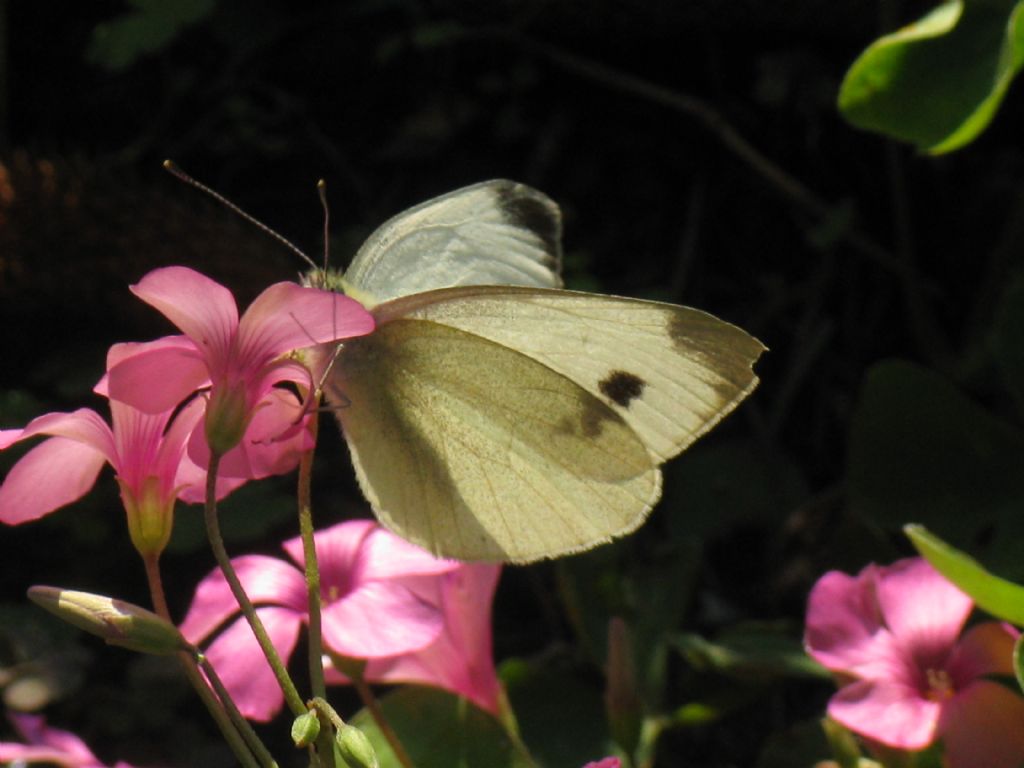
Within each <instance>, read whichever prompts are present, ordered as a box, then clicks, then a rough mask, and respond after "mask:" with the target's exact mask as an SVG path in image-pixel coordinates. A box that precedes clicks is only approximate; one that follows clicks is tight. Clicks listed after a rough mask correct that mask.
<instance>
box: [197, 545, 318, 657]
mask: <svg viewBox="0 0 1024 768" xmlns="http://www.w3.org/2000/svg"><path fill="white" fill-rule="evenodd" d="M231 562H232V564H233V565H234V566H235V572H236V573H237V574H238V579H239V581H241V582H242V586H243V587H244V588H245V591H246V593H247V594H248V595H249V599H250V600H251V601H252V602H254V603H275V604H277V605H279V606H283V607H285V608H286V609H288V610H290V611H291V612H292V613H294V614H296V615H297V616H303V615H305V613H306V610H307V609H306V581H305V579H304V577H303V575H302V574H301V573H300V572H299V571H297V570H296V569H295V568H294V566H291V565H289V564H288V563H286V562H284V561H283V560H278V559H277V558H275V557H265V556H263V555H243V556H242V557H238V558H235V559H234V560H232V561H231ZM238 610H239V608H238V602H237V601H236V600H235V596H234V595H233V594H232V593H231V588H230V587H229V586H228V583H227V581H226V580H225V579H224V575H223V574H222V573H221V572H220V569H215V570H213V571H211V572H210V573H209V574H207V576H206V577H204V578H203V580H202V581H201V582H199V585H198V586H197V587H196V593H195V596H194V597H193V598H192V604H191V605H190V606H189V609H188V613H187V614H186V616H185V620H184V621H183V622H182V623H181V626H180V629H181V633H182V634H183V635H184V636H185V637H186V638H187V639H188V641H189V642H192V643H197V642H200V641H202V640H203V639H204V638H206V637H207V636H208V635H209V634H210V633H211V632H213V630H215V629H216V628H217V627H218V626H220V625H221V624H222V623H223V622H224V621H225V620H226V619H228V618H230V617H231V616H233V615H235V614H237V613H238Z"/></svg>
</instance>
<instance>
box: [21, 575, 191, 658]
mask: <svg viewBox="0 0 1024 768" xmlns="http://www.w3.org/2000/svg"><path fill="white" fill-rule="evenodd" d="M28 597H29V599H30V600H31V601H32V602H34V603H35V604H36V605H38V606H40V607H42V608H45V609H46V610H48V611H49V612H50V613H52V614H54V615H55V616H57V617H59V618H61V619H63V620H64V621H66V622H68V623H69V624H74V625H75V626H76V627H78V628H79V629H84V630H85V631H86V632H89V633H91V634H94V635H97V636H98V637H102V638H103V639H104V640H105V641H107V643H109V644H110V645H120V646H122V647H124V648H128V649H130V650H133V651H140V652H142V653H152V654H156V655H158V656H166V655H169V654H172V653H177V652H178V651H191V649H192V646H190V645H189V644H188V642H187V641H186V640H185V638H184V637H182V636H181V633H180V632H179V631H178V628H177V627H175V626H174V625H173V624H171V623H170V622H169V621H165V620H164V619H162V618H160V617H159V616H157V615H156V614H155V613H153V612H152V611H147V610H146V609H145V608H140V607H139V606H137V605H132V604H131V603H126V602H124V601H123V600H115V599H114V598H112V597H106V596H105V595H94V594H92V593H90V592H75V591H74V590H70V589H60V588H59V587H30V588H29V590H28Z"/></svg>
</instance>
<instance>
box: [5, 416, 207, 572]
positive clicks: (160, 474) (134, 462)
mask: <svg viewBox="0 0 1024 768" xmlns="http://www.w3.org/2000/svg"><path fill="white" fill-rule="evenodd" d="M110 408H111V415H112V417H113V428H111V427H108V426H107V423H106V422H105V421H104V420H103V418H102V417H101V416H100V415H99V414H98V413H96V412H95V411H92V410H90V409H88V408H80V409H79V410H77V411H74V412H73V413H48V414H46V415H44V416H40V417H38V418H36V419H33V420H32V421H31V422H30V423H29V425H28V426H27V427H25V428H24V429H9V430H2V431H0V449H3V448H7V447H8V446H10V445H11V444H13V443H15V442H18V441H20V440H25V439H28V438H30V437H35V436H38V435H50V438H49V439H48V440H45V441H43V442H42V443H41V444H39V445H37V446H36V447H35V448H33V449H32V450H30V451H29V452H28V453H26V454H25V455H24V456H23V457H22V458H21V459H20V460H19V461H18V462H17V463H16V464H15V465H14V467H13V468H12V469H11V471H10V472H9V473H8V475H7V478H6V479H5V480H4V482H3V485H2V486H0V520H2V521H3V522H5V523H7V524H9V525H17V524H19V523H24V522H28V521H30V520H35V519H37V518H40V517H42V516H44V515H47V514H49V513H50V512H53V511H54V510H56V509H58V508H60V507H63V506H64V505H66V504H70V503H71V502H73V501H75V500H77V499H79V498H81V497H82V496H84V495H85V494H86V493H87V492H88V491H89V489H90V488H92V486H93V484H94V483H95V482H96V476H97V475H98V474H99V471H100V469H101V468H102V467H103V464H104V463H108V464H110V466H112V467H113V468H114V471H115V472H116V473H117V482H118V485H119V486H120V487H121V499H122V501H123V503H124V506H125V510H126V511H127V513H128V529H129V531H130V533H131V536H132V542H133V543H134V544H135V546H136V547H137V548H138V549H139V551H140V552H143V553H145V552H159V551H160V550H162V549H163V547H164V545H165V544H166V543H167V538H168V537H169V536H170V532H171V521H172V515H173V508H174V500H175V498H176V497H177V496H179V495H180V496H185V495H188V494H189V493H190V492H196V493H198V494H199V495H200V497H201V495H202V491H203V487H202V486H203V478H204V476H205V473H203V472H202V470H200V469H199V468H198V467H196V466H195V465H192V464H190V463H189V462H187V461H184V454H185V444H186V442H187V440H188V437H189V434H190V433H191V432H192V430H193V428H194V427H195V425H196V424H197V423H198V420H199V417H200V416H201V415H202V411H201V409H200V408H199V407H186V408H185V409H183V410H182V411H181V412H180V413H179V414H178V415H177V417H176V418H175V419H174V420H173V422H171V413H170V412H169V411H165V412H163V413H157V414H152V415H150V414H145V413H141V412H140V411H137V410H135V409H134V408H131V407H129V406H127V405H124V404H123V403H118V402H111V404H110ZM168 422H171V423H170V427H169V428H168ZM196 486H198V488H197V487H196Z"/></svg>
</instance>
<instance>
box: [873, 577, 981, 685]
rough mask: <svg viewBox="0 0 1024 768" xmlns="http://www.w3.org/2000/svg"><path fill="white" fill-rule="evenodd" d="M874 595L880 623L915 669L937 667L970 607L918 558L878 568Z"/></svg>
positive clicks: (954, 589) (948, 650)
mask: <svg viewBox="0 0 1024 768" xmlns="http://www.w3.org/2000/svg"><path fill="white" fill-rule="evenodd" d="M876 590H877V594H878V603H879V605H880V606H881V609H882V615H883V616H884V617H885V623H886V624H887V625H888V627H889V629H890V630H891V632H892V633H893V635H894V636H895V637H896V638H897V639H898V640H899V641H900V643H901V644H903V645H904V646H905V647H908V648H910V649H912V653H913V655H914V658H915V659H916V660H917V663H918V664H919V665H921V666H923V667H928V666H933V667H941V666H943V665H944V663H945V661H946V659H947V657H948V655H949V653H950V651H951V650H952V649H953V645H954V643H956V639H957V637H958V636H959V635H960V630H961V629H962V628H963V626H964V622H965V621H967V616H968V615H969V614H970V612H971V610H972V608H973V607H974V604H973V602H972V601H971V599H970V598H969V597H968V596H967V595H965V594H964V593H963V592H961V591H960V590H959V589H957V588H956V587H955V586H953V584H951V583H950V582H949V581H947V580H946V579H945V578H944V577H943V576H942V575H941V574H939V572H938V571H936V570H935V569H934V568H933V567H932V566H931V565H930V564H929V563H928V562H927V561H926V560H924V559H922V558H920V557H914V558H908V559H905V560H900V561H898V562H896V563H893V564H892V565H890V566H887V567H883V568H879V569H878V578H877V580H876Z"/></svg>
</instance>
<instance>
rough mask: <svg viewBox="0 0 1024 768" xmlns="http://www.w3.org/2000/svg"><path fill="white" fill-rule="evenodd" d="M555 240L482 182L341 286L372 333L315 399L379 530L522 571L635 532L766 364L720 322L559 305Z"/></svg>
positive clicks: (429, 213) (539, 220)
mask: <svg viewBox="0 0 1024 768" xmlns="http://www.w3.org/2000/svg"><path fill="white" fill-rule="evenodd" d="M560 238H561V218H560V214H559V211H558V207H557V206H556V205H555V204H554V203H553V202H552V201H551V200H550V199H548V198H547V197H546V196H545V195H543V194H542V193H540V192H538V191H536V190H534V189H531V188H530V187H527V186H525V185H522V184H517V183H514V182H511V181H504V180H497V181H488V182H484V183H482V184H476V185H473V186H470V187H465V188H464V189H459V190H456V191H454V192H450V193H449V194H447V195H443V196H441V197H438V198H435V199H433V200H428V201H427V202H425V203H423V204H421V205H418V206H416V207H414V208H411V209H409V210H408V211H405V212H403V213H400V214H399V215H397V216H395V217H394V218H392V219H391V220H389V221H387V222H386V223H385V224H383V225H382V226H381V227H380V228H379V229H377V231H375V232H374V233H373V234H372V235H371V236H370V238H369V239H368V240H367V241H366V243H365V244H364V245H363V246H362V248H360V250H359V252H358V253H357V254H356V256H355V259H354V260H353V262H352V265H351V267H350V268H349V270H348V271H347V272H346V273H345V275H344V276H343V277H341V278H340V280H339V281H338V282H340V286H341V288H342V289H343V290H344V291H345V293H347V294H348V295H350V296H352V297H353V298H355V299H357V300H358V301H360V302H362V303H363V304H364V305H365V306H366V307H367V308H368V309H370V310H371V311H372V313H373V315H374V316H375V318H376V320H377V323H378V327H377V329H376V330H375V331H374V332H373V333H372V334H370V335H369V336H366V337H363V338H359V339H355V340H352V341H348V342H346V343H345V344H344V346H343V347H342V349H341V350H340V352H339V353H338V356H337V359H336V361H335V363H334V365H333V367H332V368H331V372H330V374H329V375H328V377H327V380H326V382H325V386H324V389H325V391H326V393H327V396H328V398H329V399H330V400H331V401H332V402H333V403H334V404H335V405H336V406H337V407H336V408H335V412H336V413H337V416H338V419H339V421H340V422H341V426H342V430H343V432H344V435H345V439H346V440H347V442H348V445H349V448H350V450H351V453H352V461H353V463H354V465H355V470H356V475H357V477H358V480H359V485H360V486H361V488H362V490H363V493H364V494H365V495H366V497H367V499H368V500H369V501H370V504H371V505H372V507H373V509H374V512H375V513H376V514H377V517H378V518H379V519H380V520H381V522H382V523H383V524H384V525H385V526H387V527H388V528H390V529H391V530H393V531H394V532H396V533H398V534H399V535H401V536H403V537H404V538H406V539H408V540H409V541H412V542H414V543H416V544H419V545H420V546H422V547H425V548H426V549H428V550H430V551H431V552H433V553H435V554H437V555H440V556H445V557H454V558H459V559H464V560H500V561H506V562H515V563H523V562H530V561H533V560H538V559H541V558H545V557H557V556H560V555H564V554H568V553H571V552H579V551H581V550H585V549H589V548H591V547H594V546H596V545H598V544H601V543H603V542H607V541H609V540H610V539H611V538H613V537H615V536H621V535H623V534H626V533H629V532H630V531H633V530H634V529H636V528H637V527H638V526H639V525H640V524H641V523H642V522H643V520H644V518H645V517H646V516H647V514H648V513H649V512H650V510H651V508H652V506H653V505H654V503H655V502H656V501H657V500H658V498H659V496H660V494H661V472H660V470H659V468H658V467H659V465H660V464H661V463H662V462H664V461H666V460H668V459H670V458H671V457H673V456H675V455H676V454H678V453H679V452H680V451H682V450H683V449H685V448H686V447H687V446H688V445H690V443H692V442H693V441H694V440H696V439H697V438H698V437H700V436H701V435H703V434H704V433H705V432H707V431H708V430H709V429H711V427H713V426H714V425H715V424H717V423H718V422H719V420H721V419H722V418H723V417H724V416H725V415H726V414H727V413H729V412H730V411H731V410H732V409H733V408H735V407H736V405H737V404H738V403H739V402H740V401H741V400H742V399H743V398H744V397H746V396H747V395H748V394H749V393H750V392H751V391H752V390H753V389H754V387H755V386H756V384H757V377H756V376H755V375H754V373H753V371H752V366H753V363H754V361H756V360H757V358H758V356H759V355H760V354H761V352H762V351H764V346H763V345H762V344H761V343H760V342H759V341H758V340H757V339H755V338H753V337H752V336H750V335H748V334H747V333H745V332H744V331H742V330H740V329H739V328H737V327H735V326H733V325H730V324H729V323H726V322H723V321H722V320H718V319H717V318H715V317H712V316H711V315H708V314H706V313H704V312H701V311H699V310H696V309H689V308H687V307H680V306H676V305H673V304H663V303H658V302H653V301H640V300H637V299H627V298H619V297H614V296H602V295H596V294H589V293H578V292H573V291H565V290H560V286H561V278H560V277H559V267H560V257H561V253H560V250H561V246H560ZM310 280H311V282H315V283H321V284H324V283H327V282H334V279H332V278H331V277H330V276H328V275H325V274H319V275H313V276H311V278H310Z"/></svg>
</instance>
